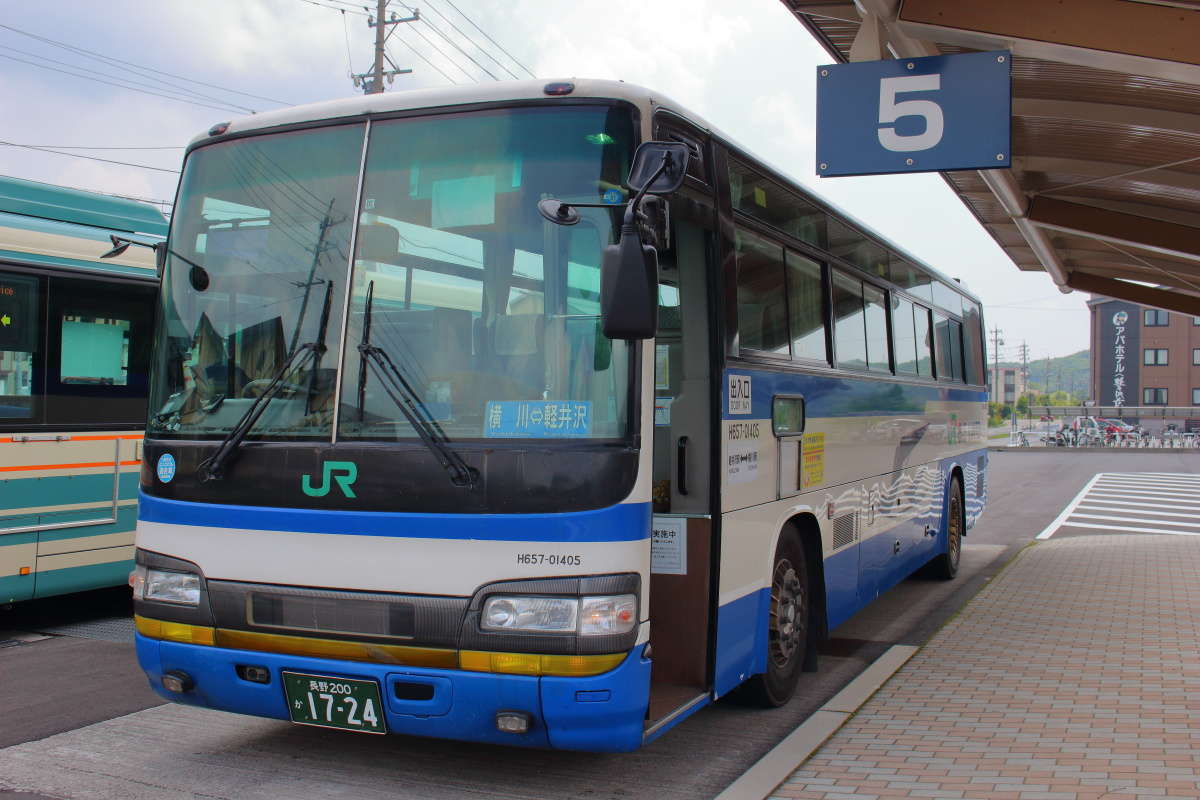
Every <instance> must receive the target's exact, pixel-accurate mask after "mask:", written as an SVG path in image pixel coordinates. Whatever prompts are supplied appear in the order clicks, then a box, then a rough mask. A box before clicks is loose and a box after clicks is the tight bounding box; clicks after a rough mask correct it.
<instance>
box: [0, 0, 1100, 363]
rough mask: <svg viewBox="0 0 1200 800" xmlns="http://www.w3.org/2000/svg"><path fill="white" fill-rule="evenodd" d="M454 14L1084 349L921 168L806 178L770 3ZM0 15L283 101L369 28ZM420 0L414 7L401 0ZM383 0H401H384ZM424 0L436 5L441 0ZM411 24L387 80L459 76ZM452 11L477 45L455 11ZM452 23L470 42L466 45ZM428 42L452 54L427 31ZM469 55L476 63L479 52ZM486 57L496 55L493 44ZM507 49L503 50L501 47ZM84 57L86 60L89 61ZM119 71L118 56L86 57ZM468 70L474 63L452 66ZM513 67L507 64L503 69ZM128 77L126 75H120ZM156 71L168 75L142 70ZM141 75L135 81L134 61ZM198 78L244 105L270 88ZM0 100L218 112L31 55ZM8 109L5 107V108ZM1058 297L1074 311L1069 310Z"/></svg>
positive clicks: (336, 63) (143, 159)
mask: <svg viewBox="0 0 1200 800" xmlns="http://www.w3.org/2000/svg"><path fill="white" fill-rule="evenodd" d="M455 4H456V5H457V6H458V7H460V8H461V9H463V11H465V12H467V13H468V14H470V16H471V17H472V18H473V19H474V20H475V21H476V22H478V23H479V24H480V26H481V27H483V28H484V29H485V30H487V31H488V32H489V33H490V34H491V35H492V37H494V38H495V39H497V40H498V41H499V42H500V43H501V44H502V45H503V46H504V47H505V48H506V49H507V50H509V51H510V52H511V53H513V55H515V56H516V57H517V58H518V59H520V60H521V61H522V62H524V63H525V64H526V65H527V66H529V67H530V68H532V69H533V70H534V71H535V73H536V74H537V75H538V76H539V77H542V78H550V77H559V76H568V77H569V76H578V77H605V78H619V79H624V80H627V81H630V82H633V83H639V84H642V85H645V86H647V87H649V88H652V89H656V90H658V91H661V92H663V93H665V94H666V95H668V96H670V97H672V98H673V99H675V100H677V101H679V102H681V103H683V104H684V105H685V106H686V107H687V108H689V109H690V110H691V111H693V112H695V113H696V114H698V115H699V116H700V117H702V118H704V119H706V120H708V121H709V122H710V123H712V124H713V125H714V126H716V127H717V128H718V129H720V130H721V131H722V132H724V133H725V134H727V135H729V136H730V137H731V138H732V139H733V140H734V141H736V142H738V143H740V144H742V145H744V146H746V147H747V148H749V149H750V150H751V152H753V153H755V154H756V155H757V156H759V157H761V158H763V159H764V160H765V161H767V162H768V163H770V164H772V165H773V166H775V167H777V168H778V169H780V170H781V171H783V172H784V173H786V174H788V175H790V176H792V177H793V178H795V179H796V180H798V181H799V182H801V183H803V184H804V185H806V186H808V187H810V189H811V190H812V191H814V192H815V193H817V194H818V195H820V196H822V197H825V198H828V199H829V200H830V201H831V202H833V203H835V204H836V205H838V206H841V207H843V208H845V209H846V210H847V211H849V212H850V213H852V214H853V215H855V216H856V217H858V218H860V219H862V220H863V221H864V222H866V223H867V224H868V225H870V226H871V227H873V228H875V229H877V230H879V231H880V232H881V233H883V234H884V235H886V236H888V237H889V238H892V239H893V240H894V241H896V242H897V243H898V244H900V245H901V246H902V247H904V248H905V249H907V250H909V251H910V252H912V253H913V254H914V255H916V256H918V257H920V258H922V259H924V260H926V261H928V262H929V263H931V264H932V265H933V266H935V267H936V268H938V269H939V270H940V271H942V272H944V273H945V274H947V275H950V276H953V277H961V278H962V279H963V281H964V282H965V283H966V284H968V285H969V286H970V287H972V288H973V289H974V290H975V291H976V292H978V293H979V294H980V295H981V296H982V297H983V299H984V302H985V306H986V305H988V304H990V305H991V306H992V308H991V310H990V311H988V312H987V313H988V317H987V320H988V324H989V325H997V324H998V325H999V326H1000V327H1001V328H1003V329H1004V330H1005V334H1006V338H1007V340H1008V341H1009V342H1014V343H1019V342H1020V341H1021V340H1022V339H1025V340H1028V341H1029V342H1030V343H1031V344H1034V343H1037V344H1034V349H1035V352H1038V348H1042V347H1044V348H1045V349H1047V350H1048V351H1049V352H1050V353H1051V354H1053V355H1059V354H1063V353H1067V352H1072V351H1075V350H1080V349H1083V348H1084V347H1086V346H1087V341H1088V327H1087V314H1086V310H1085V309H1084V306H1083V300H1084V298H1083V296H1081V295H1071V296H1066V297H1064V296H1062V295H1060V294H1059V293H1058V292H1057V290H1056V289H1055V288H1054V287H1053V285H1052V284H1051V282H1050V280H1049V278H1048V277H1047V276H1045V275H1043V274H1040V273H1035V274H1029V273H1021V272H1019V271H1018V270H1017V269H1016V268H1015V267H1014V266H1013V265H1012V264H1011V263H1010V262H1009V261H1008V259H1007V257H1006V256H1005V255H1004V254H1003V253H1002V251H1000V249H999V248H998V247H997V246H996V244H995V243H994V242H993V240H992V239H991V237H990V236H989V235H988V234H987V233H986V232H985V231H984V230H983V229H982V228H981V227H980V226H979V224H978V223H977V222H976V220H975V219H974V217H972V216H971V215H970V213H969V212H968V211H967V210H966V209H965V207H964V206H963V205H962V203H961V202H960V201H959V200H958V199H957V198H956V197H955V196H954V195H953V194H952V193H951V192H950V191H949V190H948V188H947V187H946V186H945V184H944V182H943V181H942V179H941V178H940V177H938V176H933V175H914V176H889V177H873V178H838V179H818V178H816V177H815V175H814V164H813V159H814V156H813V152H814V124H813V114H814V107H815V98H814V91H815V86H814V84H815V69H816V66H817V65H818V64H822V63H828V62H829V60H830V59H829V57H828V55H827V54H825V53H824V52H823V51H822V50H821V48H820V47H819V46H818V45H817V43H816V42H815V41H814V40H813V39H812V38H811V37H810V36H809V34H808V33H807V31H806V30H805V29H804V28H803V27H802V26H801V25H800V23H799V22H797V21H796V20H795V19H794V18H793V17H792V15H791V13H790V12H789V11H788V10H787V8H786V7H785V5H784V4H783V3H782V2H779V0H741V2H738V3H735V4H730V3H717V2H715V0H694V1H693V0H689V2H683V1H682V0H676V1H675V2H666V1H665V0H659V1H658V2H654V1H653V0H651V1H650V2H647V1H646V0H611V2H604V3H599V2H592V3H579V2H577V3H563V2H561V0H512V2H508V3H503V4H501V3H487V2H483V0H456V3H455ZM11 5H12V7H11V8H8V9H7V12H8V13H7V14H6V17H5V22H6V24H8V25H12V26H14V27H16V28H19V29H23V30H28V31H31V32H34V33H37V34H40V35H43V36H47V37H50V38H54V39H59V40H62V41H65V42H69V43H72V44H76V45H78V46H81V47H86V48H88V49H92V50H96V51H98V52H102V53H106V54H109V55H112V56H115V57H117V58H121V59H125V60H128V61H133V62H137V63H139V64H145V65H149V66H154V67H157V68H159V69H161V70H165V71H168V72H173V73H177V74H179V75H187V76H191V77H194V78H197V79H199V80H203V81H205V82H207V83H212V84H216V85H219V86H224V87H231V88H236V89H241V90H243V91H246V92H252V93H254V94H258V95H262V96H264V97H277V98H279V99H282V100H287V101H290V102H297V103H303V102H311V101H315V100H324V99H329V98H332V97H344V96H348V95H351V94H354V93H355V92H356V90H355V89H354V87H353V86H352V85H351V83H350V81H349V79H348V78H347V73H348V72H349V69H350V66H349V64H348V57H347V37H348V38H349V50H350V57H349V61H350V62H352V63H353V67H354V69H355V70H356V71H360V72H361V71H365V70H366V69H367V68H368V67H369V65H370V61H371V46H372V40H373V32H372V30H371V29H369V28H367V25H366V19H365V18H364V17H362V16H358V15H355V14H348V15H347V16H346V17H345V18H344V22H343V16H342V15H341V14H338V13H336V12H333V11H330V10H327V9H322V8H317V7H314V6H312V5H310V4H308V3H302V2H299V0H205V2H202V3H197V2H159V3H146V2H143V1H142V0H109V2H106V3H105V4H102V5H97V4H96V3H94V2H93V1H92V0H61V2H59V3H58V4H56V5H55V6H53V7H50V6H44V5H43V6H39V5H34V4H24V3H23V4H11ZM416 5H420V4H416ZM393 6H394V7H395V10H396V11H397V13H407V12H405V11H404V10H403V9H402V8H400V7H399V3H398V0H393ZM437 8H438V9H439V10H441V11H443V12H446V13H449V8H448V5H447V4H445V3H439V4H438V5H437ZM422 16H424V17H425V18H426V19H425V21H423V22H421V23H414V24H410V25H403V26H399V28H398V29H397V31H396V32H395V34H394V35H393V38H392V43H391V45H390V50H391V53H392V54H393V57H394V58H395V59H396V60H397V61H398V65H399V66H411V67H413V68H414V70H415V72H414V74H412V75H409V76H400V77H398V78H397V79H396V83H395V85H394V86H393V87H392V88H393V89H397V90H398V89H401V88H405V87H418V86H429V85H443V84H445V83H446V82H447V81H446V79H445V78H444V77H442V76H441V75H440V74H438V73H437V72H436V71H434V70H432V69H431V68H429V67H428V66H427V65H426V64H425V62H424V61H422V60H421V59H419V58H417V57H416V56H413V55H412V53H411V52H410V51H409V50H407V49H406V48H405V47H404V46H403V45H402V42H405V41H407V42H410V43H412V44H413V45H414V46H416V47H418V48H419V49H421V50H422V52H424V53H425V54H426V57H428V58H429V59H430V60H431V61H432V62H434V63H435V64H437V65H438V66H439V67H440V68H441V69H443V70H444V71H445V72H447V73H448V74H449V75H451V76H453V77H454V79H455V80H456V81H459V82H462V81H464V80H465V78H464V75H463V73H462V72H461V71H456V70H455V68H454V67H452V66H451V65H450V62H449V61H448V60H447V58H446V56H443V55H438V54H436V53H434V52H433V51H431V50H430V48H429V45H428V44H426V42H425V41H423V40H422V39H421V38H420V36H419V35H418V33H424V34H425V36H426V37H427V38H429V39H431V40H434V41H438V39H437V35H436V33H434V31H433V28H432V27H430V23H433V24H434V25H436V26H438V27H440V28H441V29H443V30H444V31H446V32H447V33H450V32H451V29H450V27H449V25H448V24H447V23H446V22H445V21H444V20H442V19H440V18H439V17H438V16H437V15H436V14H434V13H433V11H432V8H426V9H422ZM457 24H458V25H459V27H461V28H462V29H463V30H464V31H467V32H470V33H471V34H472V36H473V38H474V39H476V40H477V41H480V42H483V41H484V39H483V37H482V36H481V35H479V34H478V33H477V32H475V31H474V29H472V28H471V27H470V25H469V24H467V23H466V22H465V21H464V20H462V19H458V20H457ZM455 38H456V39H457V40H458V41H459V42H460V44H461V45H462V46H463V47H464V48H466V49H468V50H471V48H472V45H470V44H469V43H467V42H465V41H463V40H461V39H460V38H459V37H457V35H455ZM5 44H7V45H8V46H10V47H21V48H23V49H28V50H31V51H35V52H41V53H44V54H45V55H46V56H48V57H53V58H58V59H61V60H72V61H74V60H79V61H80V62H81V63H82V60H81V59H78V58H77V56H73V55H70V54H68V53H66V52H65V51H62V50H60V49H56V48H52V47H49V46H47V45H45V44H42V43H38V42H35V41H33V40H31V39H29V38H27V37H21V36H19V35H17V34H13V33H12V32H10V31H0V45H5ZM440 46H441V48H442V49H443V50H444V51H445V52H446V53H447V54H451V55H453V56H454V57H455V58H456V59H457V60H458V61H460V62H463V63H466V61H465V59H464V58H463V57H462V56H461V55H460V54H458V53H457V51H455V50H454V49H453V48H451V46H450V45H448V44H446V43H445V42H441V43H440ZM471 51H472V52H473V53H475V54H476V58H478V59H479V60H480V62H481V63H483V64H484V65H486V66H488V67H489V68H490V69H491V70H492V71H493V72H496V73H497V74H503V73H502V71H501V70H500V69H499V68H498V67H496V66H495V64H494V62H491V61H489V60H487V59H486V58H485V57H483V56H482V55H480V54H478V53H477V51H474V50H471ZM501 58H503V57H501ZM504 60H505V61H506V62H507V59H504ZM92 64H93V69H98V68H99V67H98V66H97V62H92ZM104 69H105V70H106V71H111V72H115V73H118V74H120V73H121V72H122V69H121V67H120V66H119V65H111V64H110V65H108V66H107V67H105V68H104ZM467 69H468V71H469V72H471V73H472V74H474V75H481V73H480V72H479V70H478V69H477V68H475V67H474V66H471V65H469V64H468V65H467ZM513 70H514V71H516V72H518V73H519V74H522V75H523V73H520V71H519V70H517V68H516V67H515V66H514V67H513ZM126 74H127V75H130V74H131V73H126ZM158 77H160V78H163V79H164V80H171V81H173V80H174V79H170V78H165V77H164V76H161V75H160V76H158ZM141 79H144V80H149V78H147V76H146V75H145V74H143V75H142V76H141ZM194 88H195V89H196V91H200V92H204V93H211V92H216V93H218V94H219V95H220V96H222V97H224V98H226V99H227V101H232V102H236V103H237V104H238V105H246V106H248V107H251V108H260V109H262V108H270V107H274V106H273V105H272V104H271V103H269V102H266V101H262V100H255V99H251V98H246V97H240V96H237V95H231V94H228V93H223V92H220V90H214V89H209V88H206V87H200V86H194ZM0 104H2V106H0V107H3V108H6V109H9V110H10V113H8V114H6V115H5V117H4V123H3V126H2V127H0V139H3V140H6V141H12V142H20V143H27V144H60V145H66V144H80V145H179V146H182V145H184V144H186V142H187V141H188V140H190V139H191V138H192V136H194V135H195V134H196V133H198V132H200V131H203V130H205V129H207V128H208V126H209V125H211V124H212V123H213V122H217V121H220V120H222V119H228V118H229V117H230V116H233V115H235V114H236V113H237V112H234V111H218V110H215V109H208V108H202V107H197V106H193V105H188V104H185V103H181V102H177V101H170V100H164V99H161V98H156V97H151V96H147V95H143V94H136V93H132V92H129V91H127V90H119V89H115V88H113V87H110V86H105V85H103V84H98V83H94V82H89V81H85V80H82V79H79V78H72V77H68V76H65V75H62V74H60V73H55V72H52V71H50V70H49V69H47V68H36V67H30V66H27V65H21V64H17V63H12V62H5V63H4V64H3V68H2V69H0ZM13 109H18V110H19V112H17V113H14V112H13V111H12V110H13ZM179 154H180V151H145V152H142V151H106V152H96V153H95V155H99V156H102V157H109V156H111V157H112V158H113V159H114V160H121V161H131V162H137V163H144V164H152V165H155V166H164V167H169V168H177V166H178V161H179ZM0 173H3V174H8V175H14V176H17V177H24V178H30V179H34V180H43V181H49V182H58V183H69V184H71V185H76V186H85V187H87V188H94V189H98V190H104V191H111V192H120V193H129V194H138V195H148V196H151V197H157V198H170V197H173V195H174V182H175V176H173V175H170V174H167V173H160V172H151V171H147V170H139V169H135V168H129V167H121V166H117V165H111V164H101V163H99V162H89V161H86V160H80V159H73V158H68V157H65V156H55V155H48V154H41V153H35V152H32V151H27V150H16V149H14V148H8V147H0ZM1070 309H1074V310H1070Z"/></svg>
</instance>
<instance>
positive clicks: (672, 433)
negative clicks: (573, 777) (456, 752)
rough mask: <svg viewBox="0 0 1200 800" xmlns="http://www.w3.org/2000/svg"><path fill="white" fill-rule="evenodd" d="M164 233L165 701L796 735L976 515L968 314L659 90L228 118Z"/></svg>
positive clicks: (550, 742) (488, 725)
mask: <svg viewBox="0 0 1200 800" xmlns="http://www.w3.org/2000/svg"><path fill="white" fill-rule="evenodd" d="M651 141H656V142H664V143H667V144H663V145H656V146H652V147H650V148H649V149H648V151H653V152H651V155H650V158H651V160H650V162H649V163H650V167H649V168H647V167H646V162H644V161H642V160H640V159H635V148H637V147H638V145H639V143H648V142H651ZM655 147H657V150H655ZM655 153H657V156H655ZM655 157H657V159H658V160H657V161H654V160H653V159H654V158H655ZM685 160H686V161H685ZM684 163H686V170H683V169H682V166H683V164H684ZM655 164H657V165H658V169H657V170H656V174H655V175H653V176H652V175H648V174H647V172H648V171H649V170H650V169H652V168H653V167H654V165H655ZM631 169H636V174H637V175H638V176H639V177H638V179H637V180H636V181H634V180H633V178H631V174H630V171H631ZM673 172H674V173H676V174H674V178H675V180H674V183H675V184H676V185H675V186H672V187H670V188H669V189H665V190H663V191H664V192H667V193H664V194H663V196H662V197H659V198H657V199H656V201H653V202H650V201H646V202H643V204H642V206H641V210H640V212H639V213H638V214H633V213H632V212H631V210H630V208H629V204H630V203H631V202H632V201H633V192H632V191H631V189H630V184H631V183H632V184H634V185H636V186H637V187H639V188H641V187H643V186H648V187H649V188H650V189H651V190H653V191H658V187H660V186H662V185H665V183H669V182H670V181H668V180H667V178H669V177H671V175H672V173H673ZM658 173H662V175H661V176H660V175H658ZM685 173H686V174H685ZM660 178H661V181H662V183H659V182H657V181H659V180H660ZM175 209H176V211H175V214H174V215H173V218H172V224H171V231H170V236H169V240H168V245H169V246H168V247H167V248H166V250H165V252H166V255H167V257H166V265H165V274H164V284H163V291H162V292H161V294H160V298H161V300H160V303H161V307H160V310H159V317H158V319H159V322H158V330H157V339H156V344H155V355H154V359H155V361H154V368H153V377H152V386H151V400H150V418H149V422H148V427H147V433H146V444H145V447H146V458H145V460H144V467H143V472H142V479H141V481H142V482H141V487H142V493H141V500H140V511H139V521H138V530H137V563H138V567H137V570H136V572H135V573H134V575H132V576H131V581H132V583H133V585H134V588H135V604H136V626H137V649H138V655H139V659H140V662H141V665H142V667H143V668H144V670H145V671H146V673H147V675H148V677H149V680H150V683H151V685H152V686H153V687H154V688H155V689H156V690H157V691H159V692H160V693H161V694H162V695H163V696H164V697H167V698H168V699H170V700H173V701H176V702H180V703H188V704H193V705H199V706H205V707H209V708H215V709H223V710H227V711H234V712H240V713H244V714H252V715H259V716H264V717H274V718H277V719H281V720H291V721H292V722H295V723H300V724H306V725H317V726H326V727H334V728H342V729H349V730H355V731H365V732H370V733H402V734H417V735H423V736H436V737H447V738H455V739H463V740H473V741H488V742H497V743H507V744H519V745H527V746H538V747H557V748H567V749H576V750H610V751H625V750H632V749H635V748H637V747H639V746H641V745H642V744H644V743H646V742H648V741H650V740H652V739H654V738H655V737H657V736H658V735H660V734H662V733H663V732H664V731H666V730H668V729H669V728H671V727H672V726H673V725H675V724H676V723H678V722H679V721H681V720H683V719H685V718H686V717H687V716H689V715H690V714H691V713H693V712H695V711H696V710H698V709H700V708H702V707H703V706H705V705H706V704H708V703H711V702H712V701H714V700H716V699H717V698H719V697H722V696H723V695H726V694H728V693H730V692H733V691H734V690H737V691H738V693H740V694H742V695H744V696H745V697H746V698H748V699H750V700H752V701H754V702H758V703H762V704H765V705H781V704H783V703H785V702H787V700H788V699H789V698H790V697H791V696H792V693H793V691H794V690H795V687H796V686H797V683H798V681H799V680H800V679H801V673H802V672H803V671H805V670H812V669H815V665H816V655H817V648H818V646H819V644H820V642H821V640H822V639H823V638H824V637H826V636H827V635H828V632H829V631H830V630H832V629H834V628H835V627H836V626H838V625H839V624H840V623H842V622H843V621H845V620H846V619H847V618H849V617H850V616H851V615H852V614H854V613H855V612H856V611H858V610H859V609H861V608H863V607H864V606H865V605H867V604H868V603H870V602H871V601H872V600H873V599H875V598H876V597H878V596H879V595H880V594H881V593H883V592H885V591H886V590H887V589H888V588H889V587H891V586H893V585H894V584H895V583H897V582H898V581H900V580H902V579H903V578H905V577H906V576H908V575H910V574H912V573H913V572H914V571H916V570H918V569H921V568H927V569H929V570H930V571H933V572H936V573H938V574H940V575H941V576H943V577H947V578H949V577H953V575H954V573H955V571H956V570H957V568H958V562H959V556H960V552H961V546H962V537H963V536H964V535H965V534H966V532H967V530H968V529H969V528H970V527H971V525H972V524H973V523H974V521H975V520H976V518H977V517H978V515H979V514H980V512H981V511H982V509H983V505H984V500H985V496H986V480H985V475H986V463H987V453H986V442H985V438H986V434H985V430H986V429H985V418H986V405H987V403H986V399H987V395H986V389H985V386H984V364H985V356H984V347H983V326H982V318H981V312H980V305H979V302H978V301H977V300H976V299H975V298H974V297H972V296H971V295H970V294H969V293H967V292H965V291H963V289H962V288H961V287H960V286H958V285H957V282H956V281H953V280H949V279H946V278H944V277H942V276H940V275H939V274H938V273H936V272H934V271H933V270H931V269H929V268H927V267H926V266H924V265H923V264H921V263H920V262H919V261H918V260H916V259H914V258H912V257H911V256H909V255H907V254H905V253H904V252H903V251H901V250H899V249H897V248H896V247H894V246H892V245H890V244H888V243H887V242H886V241H884V240H883V239H881V238H880V237H878V236H877V235H875V234H873V233H872V232H871V231H869V230H868V229H866V228H865V227H864V226H862V225H861V224H859V223H857V222H855V221H854V220H852V219H850V218H848V217H847V216H846V215H844V214H842V213H840V212H838V211H836V210H834V209H832V208H830V207H829V206H827V205H826V204H824V203H822V202H821V201H819V200H816V199H815V198H813V197H812V196H811V195H809V194H807V193H806V192H805V191H803V190H802V189H800V188H799V187H797V186H796V184H795V183H793V182H791V181H789V180H787V179H786V178H784V177H782V176H781V175H779V174H778V173H776V172H774V171H772V170H770V169H769V168H768V167H766V166H764V165H763V164H761V163H760V162H759V161H758V160H756V159H755V158H754V157H752V156H750V155H749V154H747V153H746V152H745V151H744V150H742V149H740V148H738V147H737V146H736V145H734V144H733V143H732V142H730V141H729V140H728V139H727V138H725V137H723V136H721V135H720V134H718V133H717V132H716V131H714V130H713V129H712V128H711V127H710V126H708V125H706V124H705V123H704V122H703V121H701V120H700V119H698V118H697V117H696V116H694V115H692V114H690V113H688V112H687V111H685V110H683V109H682V108H680V107H678V106H677V105H675V104H674V103H672V102H671V101H669V100H668V99H666V98H665V97H663V96H661V95H659V94H657V93H655V92H651V91H647V90H644V89H640V88H638V87H635V86H631V85H629V84H625V83H620V82H612V81H591V80H577V81H572V82H555V83H549V84H547V83H542V82H521V83H509V84H505V83H499V84H492V85H488V86H471V87H454V88H448V89H439V90H427V91H413V92H406V93H396V94H379V95H373V96H368V97H358V98H352V99H345V100H339V101H334V102H328V103H322V104H316V105H311V106H305V107H300V108H294V109H289V110H281V111H276V112H269V113H264V114H258V115H256V116H254V117H249V118H243V119H239V120H235V121H233V122H230V123H221V124H219V125H216V126H214V127H213V128H212V129H211V130H210V131H208V133H207V134H206V135H204V136H200V137H198V138H197V139H195V140H194V141H193V142H192V143H191V145H190V146H189V148H188V152H187V157H186V162H185V166H184V170H183V175H182V179H181V185H180V189H179V195H178V197H177V203H176V206H175ZM668 212H669V213H668ZM623 231H624V236H622V232H623ZM631 259H632V260H631Z"/></svg>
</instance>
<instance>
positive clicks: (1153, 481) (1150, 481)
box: [1104, 477, 1200, 489]
mask: <svg viewBox="0 0 1200 800" xmlns="http://www.w3.org/2000/svg"><path fill="white" fill-rule="evenodd" d="M1104 480H1105V481H1110V482H1112V483H1126V484H1129V485H1134V484H1142V485H1150V486H1181V487H1190V488H1193V489H1195V488H1197V487H1200V482H1197V481H1171V480H1167V479H1166V478H1146V479H1145V480H1143V479H1140V478H1120V477H1117V478H1114V477H1107V478H1105V479H1104Z"/></svg>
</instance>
